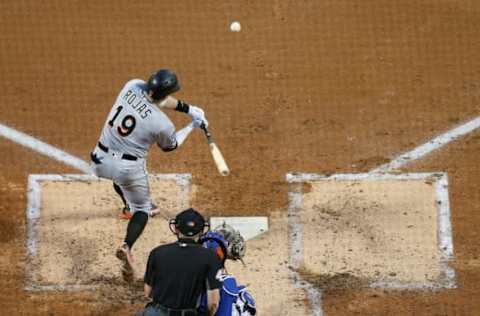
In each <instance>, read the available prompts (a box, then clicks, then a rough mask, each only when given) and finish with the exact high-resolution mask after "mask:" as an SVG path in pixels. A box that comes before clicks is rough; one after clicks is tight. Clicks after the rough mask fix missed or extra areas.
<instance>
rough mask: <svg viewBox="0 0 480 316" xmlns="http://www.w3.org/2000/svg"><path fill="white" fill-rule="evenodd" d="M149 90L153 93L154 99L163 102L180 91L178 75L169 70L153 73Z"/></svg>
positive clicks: (149, 80)
mask: <svg viewBox="0 0 480 316" xmlns="http://www.w3.org/2000/svg"><path fill="white" fill-rule="evenodd" d="M147 90H148V92H151V93H152V99H153V100H155V101H158V100H161V99H163V98H165V97H166V96H168V95H169V94H172V93H174V92H177V91H178V90H180V85H179V84H178V79H177V75H176V74H175V73H174V72H173V71H171V70H168V69H160V70H159V71H157V72H155V73H153V74H152V75H151V76H150V79H148V82H147Z"/></svg>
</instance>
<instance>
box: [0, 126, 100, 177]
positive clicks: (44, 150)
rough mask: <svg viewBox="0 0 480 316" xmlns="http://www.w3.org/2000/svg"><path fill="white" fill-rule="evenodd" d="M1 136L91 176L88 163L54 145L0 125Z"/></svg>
mask: <svg viewBox="0 0 480 316" xmlns="http://www.w3.org/2000/svg"><path fill="white" fill-rule="evenodd" d="M0 136H3V137H5V138H7V139H9V140H11V141H13V142H15V143H17V144H19V145H22V146H25V147H27V148H29V149H32V150H34V151H36V152H38V153H40V154H42V155H45V156H47V157H50V158H53V159H55V160H57V161H60V162H63V163H64V164H66V165H68V166H70V167H73V168H75V169H77V170H80V171H82V172H84V173H86V174H91V173H92V172H91V169H90V166H89V164H88V163H86V162H85V161H83V160H82V159H79V158H77V157H75V156H72V155H70V154H69V153H67V152H65V151H63V150H60V149H58V148H56V147H53V146H52V145H49V144H47V143H44V142H42V141H40V140H38V139H36V138H34V137H32V136H30V135H27V134H25V133H22V132H20V131H17V130H15V129H13V128H11V127H8V126H6V125H3V124H0Z"/></svg>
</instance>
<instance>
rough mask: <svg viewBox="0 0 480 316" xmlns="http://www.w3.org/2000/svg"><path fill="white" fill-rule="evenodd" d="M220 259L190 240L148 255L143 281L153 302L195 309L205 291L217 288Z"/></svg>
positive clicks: (219, 283) (157, 249)
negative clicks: (149, 289)
mask: <svg viewBox="0 0 480 316" xmlns="http://www.w3.org/2000/svg"><path fill="white" fill-rule="evenodd" d="M221 268H222V262H221V261H220V258H219V257H218V256H217V255H216V254H215V252H213V251H212V250H210V249H206V248H204V247H202V246H201V245H199V244H198V243H196V242H195V241H194V240H192V239H187V238H186V239H180V240H179V241H178V242H175V243H171V244H167V245H162V246H159V247H157V248H155V249H153V250H152V252H150V256H149V257H148V263H147V271H146V272H145V278H144V282H145V283H146V284H148V285H149V286H151V287H152V298H153V302H154V303H158V304H160V305H162V306H165V307H168V308H174V309H190V308H196V307H198V302H199V300H200V296H201V295H202V293H204V292H205V290H207V289H210V290H213V289H218V288H220V287H221V282H220V281H219V280H217V278H216V277H217V274H218V271H219V270H220V269H221Z"/></svg>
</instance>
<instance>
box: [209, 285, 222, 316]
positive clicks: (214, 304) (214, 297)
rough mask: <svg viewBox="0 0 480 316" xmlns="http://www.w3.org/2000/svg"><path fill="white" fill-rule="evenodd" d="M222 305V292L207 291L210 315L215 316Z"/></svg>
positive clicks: (217, 290)
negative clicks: (220, 304)
mask: <svg viewBox="0 0 480 316" xmlns="http://www.w3.org/2000/svg"><path fill="white" fill-rule="evenodd" d="M219 303H220V290H219V289H215V290H207V309H208V315H209V316H214V315H215V313H216V312H217V309H218V305H219Z"/></svg>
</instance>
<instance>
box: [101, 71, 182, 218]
mask: <svg viewBox="0 0 480 316" xmlns="http://www.w3.org/2000/svg"><path fill="white" fill-rule="evenodd" d="M145 89H146V83H145V81H143V80H140V79H134V80H131V81H129V82H128V83H127V84H126V85H125V87H123V89H122V90H121V91H120V93H119V95H118V97H117V100H116V101H115V103H114V105H113V107H112V109H111V111H110V113H109V115H108V117H107V120H106V122H105V125H104V127H103V130H102V134H101V136H100V140H99V144H98V145H97V147H96V148H95V150H94V151H93V152H92V155H93V157H94V159H92V161H93V162H92V170H93V172H94V173H95V174H96V175H97V176H99V177H102V178H107V179H111V180H113V182H115V183H116V184H118V185H119V186H120V188H121V189H122V192H123V194H124V196H125V199H126V200H127V203H128V205H129V206H130V210H131V211H132V212H137V211H142V212H149V211H150V210H151V208H152V201H151V199H150V186H149V182H148V174H147V170H146V166H145V163H146V159H145V158H146V157H147V155H148V151H149V149H150V147H151V146H152V145H153V144H154V143H157V144H158V146H160V147H161V148H162V149H165V150H171V149H175V148H176V146H177V140H176V137H175V126H174V125H173V123H172V122H171V121H170V119H169V118H168V117H167V116H166V115H165V114H164V113H163V112H162V111H161V110H160V109H159V108H158V107H157V106H156V105H155V104H153V103H150V102H149V101H148V99H147V98H146V97H145V95H144V93H143V92H144V91H145ZM125 154H126V155H128V156H129V157H126V158H125ZM132 157H133V158H132Z"/></svg>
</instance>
